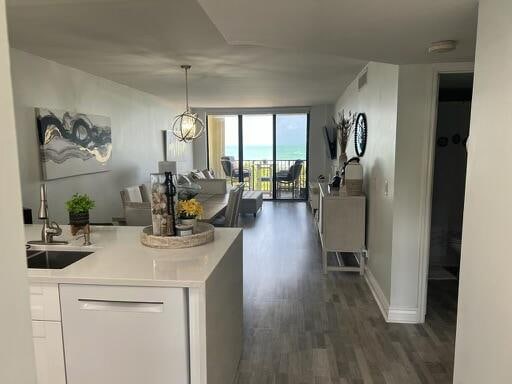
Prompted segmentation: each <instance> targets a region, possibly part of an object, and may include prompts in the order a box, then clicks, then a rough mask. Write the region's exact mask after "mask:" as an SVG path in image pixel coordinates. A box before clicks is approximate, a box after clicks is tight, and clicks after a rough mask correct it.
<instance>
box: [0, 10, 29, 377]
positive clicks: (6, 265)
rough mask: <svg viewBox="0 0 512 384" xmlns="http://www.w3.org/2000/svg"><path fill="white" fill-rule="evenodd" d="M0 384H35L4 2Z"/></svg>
mask: <svg viewBox="0 0 512 384" xmlns="http://www.w3.org/2000/svg"><path fill="white" fill-rule="evenodd" d="M0 84H2V86H1V87H0V116H2V128H1V130H2V150H1V151H0V177H1V180H2V183H1V184H0V212H1V213H0V218H1V221H0V244H1V246H2V250H1V251H0V302H1V303H2V305H1V306H0V319H1V320H0V324H1V326H0V340H1V341H0V383H10V384H18V383H19V384H21V383H23V384H31V383H35V382H36V375H35V365H34V351H33V346H32V325H31V322H30V311H29V293H28V281H27V265H26V261H25V250H24V246H23V244H24V242H25V240H24V233H23V223H22V216H21V190H20V181H19V180H20V179H19V172H18V153H17V152H18V151H17V146H16V130H15V125H14V106H13V100H12V89H11V75H10V68H9V46H8V42H7V28H6V20H5V2H4V0H0Z"/></svg>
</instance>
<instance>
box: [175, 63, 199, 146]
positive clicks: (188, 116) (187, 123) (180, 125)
mask: <svg viewBox="0 0 512 384" xmlns="http://www.w3.org/2000/svg"><path fill="white" fill-rule="evenodd" d="M181 68H183V69H184V70H185V100H186V109H185V112H183V113H182V114H181V115H178V116H176V117H175V118H174V121H173V123H172V133H173V134H174V136H176V138H177V139H178V141H182V142H185V143H190V142H191V141H192V140H195V139H197V138H198V137H199V136H201V135H202V134H203V132H204V123H203V122H202V121H201V119H200V118H199V117H197V114H195V113H192V112H191V111H190V107H189V106H188V70H189V69H190V65H182V66H181Z"/></svg>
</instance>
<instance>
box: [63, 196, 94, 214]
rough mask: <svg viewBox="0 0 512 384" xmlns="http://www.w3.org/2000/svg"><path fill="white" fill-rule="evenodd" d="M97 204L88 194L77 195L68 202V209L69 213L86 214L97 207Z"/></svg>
mask: <svg viewBox="0 0 512 384" xmlns="http://www.w3.org/2000/svg"><path fill="white" fill-rule="evenodd" d="M95 205H96V204H95V203H94V201H93V200H91V198H90V197H89V196H87V195H86V194H83V195H80V194H78V193H75V194H74V195H73V196H72V197H71V199H70V200H68V201H66V208H67V210H68V212H69V213H72V214H75V213H85V212H88V211H90V210H91V209H93V208H94V207H95Z"/></svg>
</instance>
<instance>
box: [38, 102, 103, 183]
mask: <svg viewBox="0 0 512 384" xmlns="http://www.w3.org/2000/svg"><path fill="white" fill-rule="evenodd" d="M35 112H36V121H37V134H38V139H39V147H40V154H41V166H42V172H43V179H44V180H53V179H59V178H63V177H70V176H77V175H83V174H88V173H97V172H105V171H109V170H110V163H111V159H112V131H111V128H110V118H109V117H105V116H96V115H89V114H83V113H75V112H68V111H64V110H50V109H45V108H36V109H35Z"/></svg>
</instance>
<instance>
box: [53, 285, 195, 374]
mask: <svg viewBox="0 0 512 384" xmlns="http://www.w3.org/2000/svg"><path fill="white" fill-rule="evenodd" d="M60 299H61V308H62V328H63V331H62V332H63V338H64V353H65V361H66V377H67V384H141V383H144V384H164V383H165V384H186V383H189V376H190V375H189V347H188V343H189V342H188V306H187V297H186V290H185V289H183V288H153V287H124V286H99V285H72V284H61V285H60Z"/></svg>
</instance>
